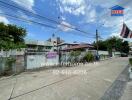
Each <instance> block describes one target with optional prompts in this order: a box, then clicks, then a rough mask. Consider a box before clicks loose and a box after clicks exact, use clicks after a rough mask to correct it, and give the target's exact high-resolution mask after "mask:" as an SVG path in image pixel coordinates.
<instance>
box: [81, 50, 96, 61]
mask: <svg viewBox="0 0 132 100" xmlns="http://www.w3.org/2000/svg"><path fill="white" fill-rule="evenodd" d="M83 60H85V61H87V62H93V61H94V56H93V54H92V53H89V52H88V53H87V54H86V55H85V56H84V59H83Z"/></svg>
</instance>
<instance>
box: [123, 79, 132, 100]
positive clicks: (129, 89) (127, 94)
mask: <svg viewBox="0 0 132 100" xmlns="http://www.w3.org/2000/svg"><path fill="white" fill-rule="evenodd" d="M121 100H132V81H131V82H128V83H127V86H126V89H125V91H124V94H123V96H122V98H121Z"/></svg>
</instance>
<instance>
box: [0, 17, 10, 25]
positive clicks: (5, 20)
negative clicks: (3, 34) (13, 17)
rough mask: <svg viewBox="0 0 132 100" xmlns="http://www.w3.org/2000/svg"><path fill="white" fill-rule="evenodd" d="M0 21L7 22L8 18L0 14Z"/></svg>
mask: <svg viewBox="0 0 132 100" xmlns="http://www.w3.org/2000/svg"><path fill="white" fill-rule="evenodd" d="M0 22H3V23H5V24H9V21H8V19H7V18H6V17H4V16H0Z"/></svg>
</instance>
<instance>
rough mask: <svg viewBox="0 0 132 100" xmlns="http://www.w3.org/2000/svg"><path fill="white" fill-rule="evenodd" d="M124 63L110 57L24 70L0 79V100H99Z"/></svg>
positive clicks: (125, 62)
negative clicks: (91, 62)
mask: <svg viewBox="0 0 132 100" xmlns="http://www.w3.org/2000/svg"><path fill="white" fill-rule="evenodd" d="M127 64H128V58H113V59H110V60H106V61H101V62H98V63H95V64H87V65H79V66H77V67H64V68H56V69H50V70H43V71H37V72H24V73H22V74H20V75H17V76H13V77H10V78H7V79H0V100H8V99H10V100H99V99H100V98H101V97H102V96H103V95H104V93H105V91H106V90H107V89H108V88H109V87H110V86H111V84H112V83H113V82H114V81H115V80H116V78H117V77H118V76H119V74H120V73H121V72H122V71H123V70H124V69H125V67H126V66H127Z"/></svg>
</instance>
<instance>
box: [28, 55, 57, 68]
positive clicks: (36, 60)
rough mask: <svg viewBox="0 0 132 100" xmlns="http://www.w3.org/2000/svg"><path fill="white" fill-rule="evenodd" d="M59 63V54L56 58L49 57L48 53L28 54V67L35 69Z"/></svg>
mask: <svg viewBox="0 0 132 100" xmlns="http://www.w3.org/2000/svg"><path fill="white" fill-rule="evenodd" d="M58 63H59V57H58V55H57V56H56V57H54V58H47V57H46V55H27V69H34V68H39V67H44V66H53V65H57V64H58Z"/></svg>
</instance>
